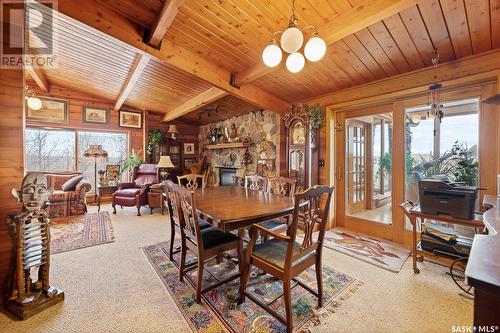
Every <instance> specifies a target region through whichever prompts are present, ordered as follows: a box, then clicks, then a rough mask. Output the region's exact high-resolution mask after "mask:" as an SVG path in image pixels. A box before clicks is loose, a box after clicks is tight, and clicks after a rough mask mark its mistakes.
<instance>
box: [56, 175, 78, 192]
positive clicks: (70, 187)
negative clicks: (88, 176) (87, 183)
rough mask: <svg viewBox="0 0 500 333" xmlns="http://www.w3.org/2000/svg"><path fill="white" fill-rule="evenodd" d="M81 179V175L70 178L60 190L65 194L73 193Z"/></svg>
mask: <svg viewBox="0 0 500 333" xmlns="http://www.w3.org/2000/svg"><path fill="white" fill-rule="evenodd" d="M82 179H83V176H82V175H79V176H75V177H73V178H70V179H68V181H66V182H65V183H64V184H63V185H62V186H61V190H63V191H65V192H70V191H74V190H75V188H76V185H78V183H79V182H80V181H81V180H82Z"/></svg>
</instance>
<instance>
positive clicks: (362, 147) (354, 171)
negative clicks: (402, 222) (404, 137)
mask: <svg viewBox="0 0 500 333" xmlns="http://www.w3.org/2000/svg"><path fill="white" fill-rule="evenodd" d="M391 203H392V113H380V114H374V115H366V116H360V117H355V118H348V119H346V122H345V214H346V216H349V217H353V218H356V219H360V220H365V221H370V222H377V223H382V224H391V223H392V212H391Z"/></svg>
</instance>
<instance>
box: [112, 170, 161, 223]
mask: <svg viewBox="0 0 500 333" xmlns="http://www.w3.org/2000/svg"><path fill="white" fill-rule="evenodd" d="M159 179H160V177H159V171H158V169H157V168H156V164H141V165H139V166H137V167H135V168H134V169H133V170H132V182H130V183H120V184H118V185H117V187H118V189H117V190H116V192H115V193H113V214H116V207H115V206H116V205H118V206H125V207H133V206H136V207H137V216H141V207H142V206H144V205H146V204H147V203H148V192H149V188H150V186H151V185H152V184H156V183H158V182H159Z"/></svg>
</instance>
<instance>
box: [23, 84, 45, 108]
mask: <svg viewBox="0 0 500 333" xmlns="http://www.w3.org/2000/svg"><path fill="white" fill-rule="evenodd" d="M24 90H25V96H26V102H27V103H28V107H29V108H30V109H31V110H35V111H38V110H40V109H41V108H42V100H41V99H40V98H38V97H37V96H36V93H35V91H34V90H33V89H30V88H29V87H28V86H26V87H25V88H24Z"/></svg>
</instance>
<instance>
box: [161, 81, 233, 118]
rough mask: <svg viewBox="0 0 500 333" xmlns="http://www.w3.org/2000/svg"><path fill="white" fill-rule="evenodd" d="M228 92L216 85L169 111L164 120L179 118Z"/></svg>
mask: <svg viewBox="0 0 500 333" xmlns="http://www.w3.org/2000/svg"><path fill="white" fill-rule="evenodd" d="M227 95H228V93H227V92H226V91H224V90H221V89H219V88H216V87H212V88H210V89H208V90H206V91H204V92H202V93H201V94H199V95H198V96H196V97H194V98H192V99H190V100H189V101H186V102H184V103H183V104H181V105H179V106H178V107H176V108H175V109H173V110H171V111H169V112H168V113H167V114H166V115H165V116H164V117H163V121H171V120H174V119H175V118H179V117H181V116H183V115H185V114H188V113H190V112H192V111H194V110H196V109H198V108H201V107H203V106H205V105H208V104H210V103H212V102H214V101H216V100H218V99H220V98H222V97H224V96H227Z"/></svg>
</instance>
